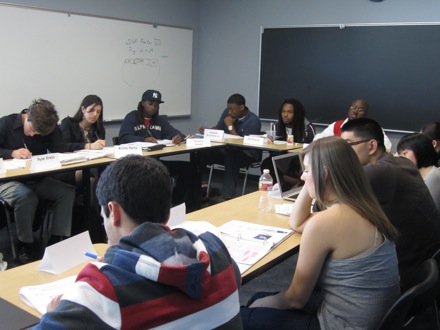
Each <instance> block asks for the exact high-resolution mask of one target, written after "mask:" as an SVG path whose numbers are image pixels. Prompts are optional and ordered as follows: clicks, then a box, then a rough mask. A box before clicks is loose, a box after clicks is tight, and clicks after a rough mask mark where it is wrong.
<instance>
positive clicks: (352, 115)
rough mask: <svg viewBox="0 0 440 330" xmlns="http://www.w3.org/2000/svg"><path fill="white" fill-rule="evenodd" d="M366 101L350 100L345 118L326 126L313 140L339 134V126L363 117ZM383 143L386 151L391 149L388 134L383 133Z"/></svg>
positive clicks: (367, 107)
mask: <svg viewBox="0 0 440 330" xmlns="http://www.w3.org/2000/svg"><path fill="white" fill-rule="evenodd" d="M368 109H369V106H368V102H367V101H365V100H363V99H356V100H354V101H353V102H351V105H350V107H349V108H348V113H347V118H345V119H341V120H338V121H335V122H334V123H331V124H330V125H328V126H327V128H326V129H324V130H323V131H322V132H321V133H318V134H316V135H315V138H314V140H318V139H321V138H323V137H326V136H341V127H342V126H343V125H344V124H345V123H346V122H348V121H350V120H353V119H357V118H365V117H367V115H368ZM384 139H385V141H384V143H385V148H386V150H387V151H388V152H390V151H391V147H392V143H391V141H390V139H389V138H388V136H386V134H385V133H384Z"/></svg>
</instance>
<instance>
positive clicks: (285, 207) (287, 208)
mask: <svg viewBox="0 0 440 330" xmlns="http://www.w3.org/2000/svg"><path fill="white" fill-rule="evenodd" d="M292 208H293V204H287V203H284V204H275V213H278V214H282V215H290V213H292Z"/></svg>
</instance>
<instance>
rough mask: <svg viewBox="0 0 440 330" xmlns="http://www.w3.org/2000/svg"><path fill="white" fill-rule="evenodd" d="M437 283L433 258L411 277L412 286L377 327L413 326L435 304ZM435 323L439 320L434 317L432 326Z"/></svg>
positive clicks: (388, 329) (391, 329) (380, 329)
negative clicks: (420, 315)
mask: <svg viewBox="0 0 440 330" xmlns="http://www.w3.org/2000/svg"><path fill="white" fill-rule="evenodd" d="M437 284H438V266H437V263H436V261H435V260H434V259H432V258H431V259H428V260H426V261H425V262H424V263H423V264H421V265H420V267H419V268H418V269H417V270H416V272H415V273H414V276H413V278H412V279H411V283H410V288H409V289H408V290H406V291H405V292H404V293H403V294H402V295H401V296H400V298H399V299H398V300H397V301H396V302H395V303H394V305H393V306H391V307H390V309H389V310H388V311H387V313H386V314H385V316H384V317H383V319H382V321H381V323H380V324H379V327H378V328H377V329H378V330H398V329H405V328H406V327H409V326H411V323H412V322H413V320H414V318H415V317H416V316H417V315H419V314H420V313H422V312H424V311H426V310H428V309H432V306H434V301H435V297H436V295H437V291H436V288H437ZM435 323H437V320H435V321H434V318H432V323H431V324H432V326H434V325H435ZM432 329H434V327H432Z"/></svg>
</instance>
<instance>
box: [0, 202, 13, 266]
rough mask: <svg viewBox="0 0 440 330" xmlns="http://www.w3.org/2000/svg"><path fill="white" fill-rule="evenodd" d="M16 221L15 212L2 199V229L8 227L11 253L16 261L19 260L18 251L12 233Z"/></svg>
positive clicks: (0, 205)
mask: <svg viewBox="0 0 440 330" xmlns="http://www.w3.org/2000/svg"><path fill="white" fill-rule="evenodd" d="M13 219H14V210H13V209H12V207H11V206H10V205H9V204H8V203H7V202H6V201H5V200H4V199H3V198H0V228H3V227H5V226H6V229H7V231H8V237H9V243H10V244H11V253H12V257H13V258H14V260H15V259H16V258H17V251H16V249H15V242H14V235H13V233H12V230H13V229H12V220H13Z"/></svg>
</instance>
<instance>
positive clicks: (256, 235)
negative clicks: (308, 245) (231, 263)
mask: <svg viewBox="0 0 440 330" xmlns="http://www.w3.org/2000/svg"><path fill="white" fill-rule="evenodd" d="M218 229H219V230H220V233H221V237H222V240H223V242H224V243H225V245H226V247H227V249H228V251H229V253H230V255H231V257H232V258H233V259H234V260H235V262H236V263H237V265H238V267H239V268H240V272H241V273H242V274H243V273H244V272H245V271H246V270H247V269H249V268H250V267H251V266H252V265H253V264H255V263H256V262H257V261H258V260H260V259H261V258H263V257H264V256H265V255H266V254H268V253H269V251H270V250H271V249H272V248H274V247H275V246H276V245H278V244H279V243H281V242H282V241H283V240H285V239H286V238H287V237H289V236H290V235H291V234H292V233H293V230H290V229H285V228H279V227H272V226H264V225H258V224H254V223H250V222H244V221H239V220H231V221H229V222H227V223H225V224H224V225H222V226H220V227H219V228H218Z"/></svg>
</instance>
